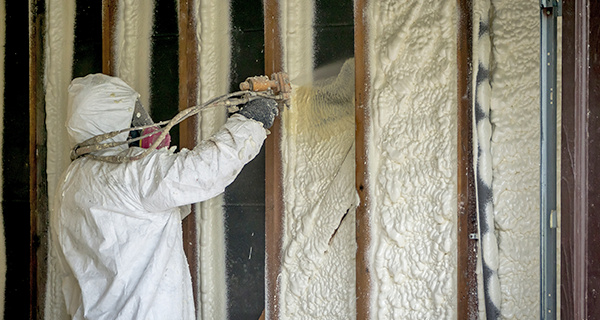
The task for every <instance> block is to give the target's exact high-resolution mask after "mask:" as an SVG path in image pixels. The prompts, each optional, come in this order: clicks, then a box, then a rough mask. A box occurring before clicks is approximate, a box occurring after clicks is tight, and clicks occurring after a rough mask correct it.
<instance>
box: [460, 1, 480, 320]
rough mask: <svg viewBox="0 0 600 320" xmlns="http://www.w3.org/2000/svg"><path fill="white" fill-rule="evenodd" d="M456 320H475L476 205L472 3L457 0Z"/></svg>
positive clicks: (476, 303)
mask: <svg viewBox="0 0 600 320" xmlns="http://www.w3.org/2000/svg"><path fill="white" fill-rule="evenodd" d="M457 7H458V32H457V36H458V39H457V56H456V58H457V65H458V68H457V69H458V77H457V89H458V92H457V94H458V95H457V96H458V110H457V127H458V128H457V133H458V138H457V142H458V144H457V156H458V157H457V160H458V169H457V193H458V194H457V203H458V206H457V213H458V216H457V221H458V223H457V228H458V229H457V266H456V271H457V319H474V320H475V319H477V318H478V316H479V315H478V299H477V273H476V268H477V240H476V239H470V237H469V235H471V234H477V233H478V232H477V202H476V192H475V174H474V170H473V92H472V91H473V90H472V85H473V81H472V78H473V67H472V65H473V2H472V0H458V1H457Z"/></svg>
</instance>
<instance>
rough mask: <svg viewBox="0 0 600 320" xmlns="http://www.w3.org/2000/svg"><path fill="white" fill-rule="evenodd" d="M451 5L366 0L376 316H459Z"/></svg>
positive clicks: (453, 16) (373, 313) (453, 8)
mask: <svg viewBox="0 0 600 320" xmlns="http://www.w3.org/2000/svg"><path fill="white" fill-rule="evenodd" d="M456 16H457V12H456V4H455V3H454V2H451V1H441V2H440V1H408V2H399V1H372V2H371V3H370V4H369V7H368V8H367V12H366V17H367V22H368V26H369V29H368V39H369V40H368V45H369V50H368V53H369V74H370V76H371V79H370V87H371V89H370V90H371V92H370V97H369V101H368V103H369V108H370V110H371V122H370V137H369V146H368V148H369V151H368V156H369V160H368V163H369V168H368V174H369V181H371V185H370V186H369V192H370V195H371V201H372V202H371V206H370V208H369V210H370V214H371V216H372V221H371V226H372V230H371V239H372V240H371V246H372V247H371V248H370V253H369V260H370V261H369V263H370V264H371V266H372V267H371V269H370V270H371V273H372V281H371V282H372V292H371V299H372V301H371V307H370V310H371V317H372V319H409V318H411V319H451V318H453V317H456V223H457V221H456V129H457V128H456V105H457V100H456V99H457V98H456V90H457V89H456V74H457V63H456Z"/></svg>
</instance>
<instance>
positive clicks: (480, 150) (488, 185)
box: [474, 0, 501, 320]
mask: <svg viewBox="0 0 600 320" xmlns="http://www.w3.org/2000/svg"><path fill="white" fill-rule="evenodd" d="M476 6H477V8H476V10H475V11H476V12H475V15H474V16H475V19H478V21H477V22H476V24H475V31H476V32H474V35H477V40H476V41H475V50H474V51H475V54H474V59H475V60H476V66H477V69H476V71H475V72H476V76H475V113H474V114H475V126H476V135H475V139H476V140H477V156H476V161H475V167H476V171H477V210H478V219H479V233H480V236H479V239H481V241H480V244H481V248H480V250H481V253H482V261H481V262H482V269H483V270H482V271H483V292H482V293H481V294H483V295H484V299H483V300H484V304H485V306H481V307H480V309H483V308H482V307H485V309H484V310H485V315H486V318H487V319H490V320H491V319H499V318H500V304H501V294H500V282H499V280H498V240H497V238H496V234H495V230H494V229H495V226H494V201H493V191H492V182H493V171H492V154H491V152H492V150H491V139H492V125H491V122H490V103H491V101H490V99H491V84H490V81H491V79H490V66H491V53H492V45H491V39H490V24H489V16H490V2H489V1H487V0H482V1H479V2H477V4H476Z"/></svg>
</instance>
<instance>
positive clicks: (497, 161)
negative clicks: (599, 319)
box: [490, 0, 540, 319]
mask: <svg viewBox="0 0 600 320" xmlns="http://www.w3.org/2000/svg"><path fill="white" fill-rule="evenodd" d="M492 8H493V19H492V23H491V29H492V50H493V53H492V55H493V68H492V70H491V79H492V82H491V87H492V90H491V110H490V120H491V123H492V128H493V129H492V142H491V143H492V145H491V153H492V167H493V184H492V185H493V198H494V215H495V224H496V230H497V236H498V240H499V241H498V276H499V281H500V289H501V295H502V304H501V314H502V317H503V318H519V319H533V318H537V317H539V290H540V286H539V280H540V279H539V267H540V264H539V192H540V190H539V141H540V125H539V122H540V119H539V110H540V107H539V103H540V102H539V85H540V82H539V50H540V42H539V41H540V40H539V39H540V33H539V27H540V25H539V10H540V9H539V1H535V0H519V1H510V2H506V1H492Z"/></svg>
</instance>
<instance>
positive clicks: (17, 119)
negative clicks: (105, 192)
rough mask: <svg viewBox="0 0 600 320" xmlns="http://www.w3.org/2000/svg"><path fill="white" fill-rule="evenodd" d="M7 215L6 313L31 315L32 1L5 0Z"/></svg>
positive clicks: (4, 187)
mask: <svg viewBox="0 0 600 320" xmlns="http://www.w3.org/2000/svg"><path fill="white" fill-rule="evenodd" d="M5 5H6V45H5V54H6V55H5V57H4V64H5V71H4V79H5V83H4V138H3V141H4V144H3V145H2V160H3V163H2V170H3V177H4V181H3V185H2V193H3V195H2V215H3V219H4V235H5V238H6V261H7V271H6V291H5V293H4V297H5V300H4V319H27V318H29V165H28V163H29V126H28V124H29V100H28V97H29V91H28V88H29V72H28V71H29V67H28V66H29V54H28V53H29V47H28V46H29V43H28V39H29V34H28V32H29V30H28V19H29V17H28V3H27V1H5Z"/></svg>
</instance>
